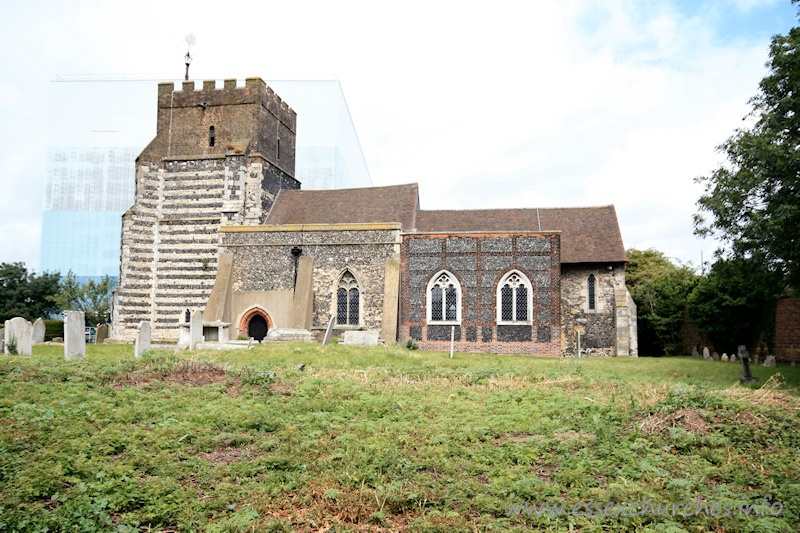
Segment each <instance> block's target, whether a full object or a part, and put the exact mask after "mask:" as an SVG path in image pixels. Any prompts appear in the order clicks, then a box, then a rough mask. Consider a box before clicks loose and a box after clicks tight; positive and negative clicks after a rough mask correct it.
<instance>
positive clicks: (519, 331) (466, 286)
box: [398, 233, 561, 355]
mask: <svg viewBox="0 0 800 533" xmlns="http://www.w3.org/2000/svg"><path fill="white" fill-rule="evenodd" d="M559 257H560V240H559V235H558V234H557V233H535V234H533V233H524V234H523V233H514V234H458V235H439V234H413V235H404V236H403V246H402V254H401V283H400V287H401V292H400V328H399V334H398V336H399V338H400V340H401V341H402V340H405V339H408V338H411V339H414V340H416V341H417V342H418V344H419V346H420V347H421V348H423V349H431V350H449V348H450V333H451V326H450V325H438V324H431V325H428V324H427V295H426V291H427V285H428V282H429V281H430V280H431V278H432V276H434V275H435V274H436V273H438V272H439V271H440V270H447V271H449V272H451V273H452V274H453V275H454V276H456V277H457V278H458V281H459V283H460V285H461V290H462V292H461V298H462V300H461V306H462V314H461V323H460V324H459V325H457V326H455V343H454V347H455V349H456V350H459V351H471V352H484V353H520V354H531V355H559V354H560V343H559V331H560V326H561V324H560V317H561V316H560V312H559V296H558V295H559V292H560V275H559V272H560V270H559V268H560V260H559ZM511 270H518V271H519V272H522V273H523V274H525V275H526V276H527V277H528V279H529V280H530V281H531V283H532V284H533V287H532V290H533V295H532V296H533V308H532V310H530V312H531V315H530V316H531V317H532V320H531V321H530V324H522V325H503V324H498V320H497V296H496V295H497V285H498V282H499V281H500V280H501V278H502V277H503V276H504V275H505V274H507V273H508V272H509V271H511Z"/></svg>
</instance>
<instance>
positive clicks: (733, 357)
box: [731, 353, 736, 363]
mask: <svg viewBox="0 0 800 533" xmlns="http://www.w3.org/2000/svg"><path fill="white" fill-rule="evenodd" d="M735 362H736V354H735V353H732V354H731V363H735Z"/></svg>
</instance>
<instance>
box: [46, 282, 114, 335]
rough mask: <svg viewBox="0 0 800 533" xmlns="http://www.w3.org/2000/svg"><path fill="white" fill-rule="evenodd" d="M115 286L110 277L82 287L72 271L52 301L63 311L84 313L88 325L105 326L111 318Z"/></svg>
mask: <svg viewBox="0 0 800 533" xmlns="http://www.w3.org/2000/svg"><path fill="white" fill-rule="evenodd" d="M114 286H115V282H114V281H113V280H112V279H111V278H110V277H109V276H108V275H106V276H104V277H103V278H102V279H101V280H100V281H99V282H96V281H94V280H93V279H90V280H89V281H88V282H87V283H85V284H83V285H81V284H80V283H79V282H78V280H77V278H76V277H75V273H74V272H72V270H70V271H69V272H68V273H67V275H66V276H65V277H64V279H62V280H61V285H60V287H59V290H58V292H57V293H56V294H55V295H54V296H53V297H52V298H51V300H52V301H53V302H54V303H55V304H56V305H57V306H58V308H59V309H61V310H62V311H66V310H69V309H72V310H75V311H83V312H84V314H85V316H86V324H88V325H91V326H94V325H95V324H105V323H106V322H108V321H109V319H110V318H111V316H110V312H111V291H113V290H114Z"/></svg>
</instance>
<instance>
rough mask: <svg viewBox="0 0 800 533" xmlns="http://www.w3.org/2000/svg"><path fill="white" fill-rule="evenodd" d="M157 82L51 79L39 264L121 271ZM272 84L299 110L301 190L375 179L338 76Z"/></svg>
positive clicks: (96, 272)
mask: <svg viewBox="0 0 800 533" xmlns="http://www.w3.org/2000/svg"><path fill="white" fill-rule="evenodd" d="M158 81H164V80H158ZM158 81H157V80H85V79H81V80H57V81H53V82H51V84H50V105H51V107H50V125H49V138H48V143H47V146H48V148H47V179H46V186H45V198H44V209H43V214H42V239H41V259H40V270H41V271H50V272H61V273H62V274H66V273H67V272H68V271H69V270H72V271H73V272H74V273H75V274H76V276H77V277H78V279H79V280H80V281H84V282H85V281H87V280H89V279H99V278H101V277H103V276H105V275H109V276H111V277H113V278H116V277H117V276H118V275H119V255H120V231H121V217H122V214H123V213H124V212H125V211H126V210H127V209H128V207H130V205H131V204H132V203H133V197H134V185H135V179H134V166H135V165H134V163H135V159H136V157H137V156H138V155H139V153H140V152H141V151H142V149H143V148H144V147H145V146H146V145H147V143H149V142H150V140H151V139H152V138H153V137H154V136H155V132H156V111H157V109H156V105H155V104H154V102H156V101H157V98H156V94H157V89H158ZM243 82H244V80H240V83H243ZM197 83H198V85H199V84H201V83H202V82H199V81H198V82H197ZM219 84H221V81H219V82H218V85H219ZM267 84H268V85H269V86H270V87H272V89H273V90H274V91H275V92H276V93H277V94H278V95H280V97H281V98H282V99H283V101H285V102H287V103H288V104H289V105H290V106H291V107H292V109H294V110H295V111H296V112H297V139H296V143H297V144H296V161H295V177H296V178H297V179H298V180H299V181H300V183H301V184H302V187H303V189H340V188H351V187H369V186H371V185H372V179H371V177H370V174H369V170H368V169H367V164H366V161H365V159H364V155H363V153H362V151H361V146H360V144H359V142H358V137H357V135H356V132H355V127H354V126H353V121H352V119H351V117H350V112H349V110H348V109H347V102H346V101H345V98H344V94H343V92H342V88H341V85H340V84H339V82H338V81H337V80H273V81H267Z"/></svg>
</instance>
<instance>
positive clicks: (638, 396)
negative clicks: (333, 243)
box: [0, 345, 800, 531]
mask: <svg viewBox="0 0 800 533" xmlns="http://www.w3.org/2000/svg"><path fill="white" fill-rule="evenodd" d="M755 374H756V375H757V376H758V377H759V382H758V383H757V384H756V386H755V387H742V386H740V385H738V384H737V380H738V378H739V377H740V376H741V368H740V367H739V366H738V365H734V364H725V363H712V362H706V361H699V360H694V359H689V358H659V359H645V358H642V359H638V360H636V359H582V360H578V361H575V360H554V359H543V358H531V357H512V356H487V355H470V354H457V355H456V357H455V358H453V359H449V358H448V356H447V354H441V353H430V352H420V351H413V352H412V351H407V350H405V349H403V348H372V349H370V348H355V347H344V346H328V347H325V348H323V347H321V346H319V345H280V346H275V345H269V346H267V345H265V346H258V347H255V348H254V349H252V350H242V351H236V352H194V353H168V352H159V351H153V352H151V353H149V354H148V355H147V356H146V357H144V358H143V359H140V360H135V359H133V357H132V347H131V346H126V345H101V346H90V347H89V353H88V356H87V358H86V360H84V361H78V362H74V361H70V362H67V361H64V360H63V358H62V352H61V348H60V347H55V346H37V347H35V351H34V355H33V356H29V357H21V356H14V357H5V358H3V359H0V493H2V500H1V501H0V530H8V531H15V530H16V531H58V530H74V531H95V530H101V531H102V530H106V531H139V530H150V531H187V530H208V531H291V530H318V529H328V530H335V531H352V530H385V531H397V530H414V531H474V530H476V529H480V530H491V529H494V530H503V531H505V530H512V531H514V530H519V531H523V530H528V529H530V528H534V529H539V530H546V531H562V530H568V529H569V528H570V527H572V528H573V529H574V530H581V531H629V530H649V531H681V530H687V531H698V530H715V531H795V530H797V528H798V526H800V517H799V516H798V513H799V512H800V511H799V509H800V508H799V507H798V504H800V480H798V476H797V472H798V471H799V470H798V462H799V461H800V460H798V454H797V451H798V448H799V447H800V431H798V425H799V424H798V423H799V422H800V400H799V399H798V383H799V378H800V375H798V373H797V369H794V368H788V367H780V368H778V369H777V370H776V369H767V368H757V369H755ZM766 495H769V499H767V506H766V510H765V511H764V512H763V513H761V509H762V508H763V502H764V499H765V497H766ZM645 498H646V499H645ZM642 501H644V502H645V503H646V502H653V503H655V504H661V506H662V511H663V512H662V513H661V514H659V513H658V507H654V508H653V509H650V508H648V509H647V510H646V511H645V512H641V510H640V509H639V512H636V511H637V507H635V506H634V507H633V508H631V507H630V506H629V507H624V506H623V507H620V506H619V505H616V506H614V505H612V504H613V503H614V502H627V503H628V504H633V503H635V502H639V503H641V502H642ZM536 502H548V503H549V504H551V505H557V504H561V503H563V504H564V505H565V506H566V507H565V509H566V510H567V511H569V510H572V509H573V507H574V506H577V507H576V510H577V511H578V513H575V514H572V513H568V512H565V513H562V514H560V515H559V516H556V514H557V513H555V512H554V513H551V514H550V513H542V514H538V515H537V513H535V512H533V509H532V507H531V506H530V505H531V504H534V503H536ZM685 502H691V507H690V506H684V507H682V508H681V510H680V511H678V512H675V513H674V514H673V513H672V512H671V511H674V508H671V509H670V510H667V509H665V508H664V507H663V506H664V505H666V504H671V503H680V504H683V503H685ZM778 502H779V503H780V508H779V506H778ZM606 503H609V505H612V506H611V507H609V508H608V511H607V512H602V513H601V512H598V510H600V509H601V508H602V509H605V507H604V504H606ZM714 504H718V505H720V506H723V505H727V506H728V507H727V508H723V507H720V508H718V509H715V508H714V507H713V506H714ZM526 505H527V507H526ZM755 505H758V506H759V507H758V508H755V507H750V506H755ZM770 506H772V507H770ZM587 509H589V510H590V511H591V512H592V514H594V516H585V515H586V514H587ZM695 509H697V512H695ZM726 509H727V516H726ZM740 509H747V510H748V511H749V513H750V514H749V515H745V514H744V513H740ZM620 510H622V511H623V512H620ZM529 511H530V512H529ZM778 511H780V512H778Z"/></svg>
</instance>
